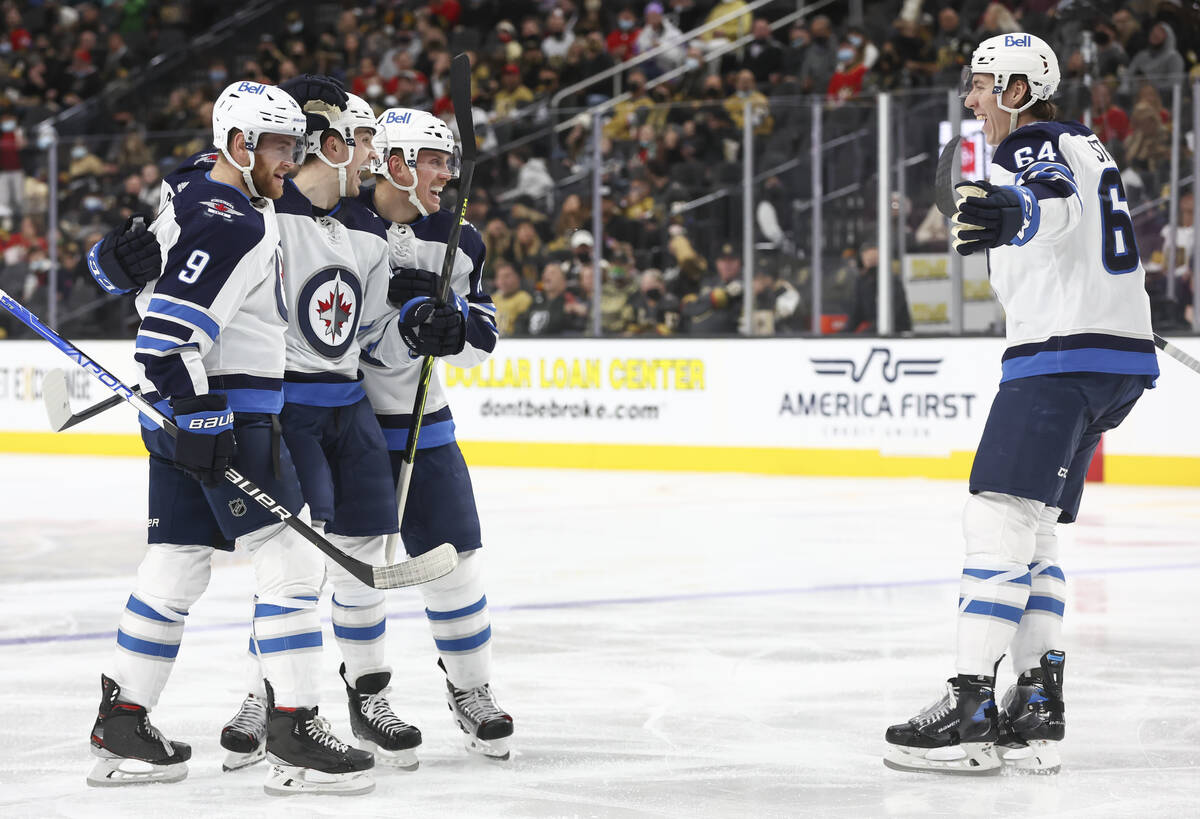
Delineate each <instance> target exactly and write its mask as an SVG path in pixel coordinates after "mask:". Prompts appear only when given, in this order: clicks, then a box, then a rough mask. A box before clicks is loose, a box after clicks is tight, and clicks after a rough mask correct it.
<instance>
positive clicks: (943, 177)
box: [933, 136, 962, 217]
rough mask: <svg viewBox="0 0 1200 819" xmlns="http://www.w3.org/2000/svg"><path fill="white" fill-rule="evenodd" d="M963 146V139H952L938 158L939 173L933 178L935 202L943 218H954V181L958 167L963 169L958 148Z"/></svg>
mask: <svg viewBox="0 0 1200 819" xmlns="http://www.w3.org/2000/svg"><path fill="white" fill-rule="evenodd" d="M961 144H962V137H960V136H956V137H951V139H950V141H949V142H947V143H946V147H945V148H942V155H941V156H939V157H938V164H937V173H936V174H935V175H934V177H933V202H934V204H935V205H937V209H938V210H940V211H941V212H942V215H943V216H946V217H952V216H954V211H955V210H956V208H955V207H954V179H955V176H956V170H957V169H956V167H955V166H958V167H959V168H961V167H962V165H961V164H960V163H961V162H962V160H961V159H960V158H959V153H958V148H959V146H960V145H961Z"/></svg>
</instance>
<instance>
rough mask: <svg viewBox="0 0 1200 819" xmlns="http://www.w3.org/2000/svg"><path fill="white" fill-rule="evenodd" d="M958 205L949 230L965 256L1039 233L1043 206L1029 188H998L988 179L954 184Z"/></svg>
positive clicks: (1021, 241) (958, 249)
mask: <svg viewBox="0 0 1200 819" xmlns="http://www.w3.org/2000/svg"><path fill="white" fill-rule="evenodd" d="M954 201H955V206H956V208H957V210H956V212H955V214H954V219H953V220H952V221H951V226H950V233H951V235H952V236H953V237H954V249H955V250H957V251H958V252H959V254H960V255H962V256H970V255H971V254H972V253H975V252H977V251H980V250H985V249H987V248H993V247H999V246H1000V245H1015V246H1017V247H1020V246H1021V245H1023V244H1026V243H1027V242H1029V241H1030V240H1031V239H1033V237H1034V235H1036V234H1037V229H1038V226H1039V225H1040V224H1041V207H1040V206H1039V205H1038V201H1037V197H1035V196H1034V195H1033V191H1031V190H1029V188H1025V187H1020V186H1007V187H999V186H996V185H993V184H992V183H991V182H987V181H985V180H982V179H980V180H976V181H973V182H959V183H958V184H957V185H955V186H954Z"/></svg>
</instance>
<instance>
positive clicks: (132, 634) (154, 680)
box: [112, 593, 187, 709]
mask: <svg viewBox="0 0 1200 819" xmlns="http://www.w3.org/2000/svg"><path fill="white" fill-rule="evenodd" d="M147 598H148V599H142V598H141V597H139V596H138V595H137V594H136V593H134V594H131V595H129V600H128V602H126V603H125V610H124V611H122V612H121V623H120V625H119V626H118V627H117V658H116V665H115V669H116V671H115V673H114V674H113V675H112V677H113V679H114V680H116V681H117V684H119V685H120V686H121V699H123V700H127V701H129V702H132V703H136V704H138V705H142V706H144V707H146V708H147V709H150V708H153V707H154V706H155V705H157V704H158V697H159V695H160V694H161V693H162V690H163V688H164V687H166V685H167V679H168V678H169V677H170V676H171V669H172V668H174V667H175V656H176V655H177V654H178V653H179V643H180V641H182V640H183V621H184V618H185V617H186V616H187V612H186V611H176V610H175V609H173V608H171V607H170V606H167V605H166V604H165V603H164V602H163V601H161V600H155V599H154V598H151V597H149V596H148V595H147Z"/></svg>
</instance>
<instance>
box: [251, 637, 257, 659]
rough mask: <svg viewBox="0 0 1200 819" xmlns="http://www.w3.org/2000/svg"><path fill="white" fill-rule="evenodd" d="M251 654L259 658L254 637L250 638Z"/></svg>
mask: <svg viewBox="0 0 1200 819" xmlns="http://www.w3.org/2000/svg"><path fill="white" fill-rule="evenodd" d="M250 653H251V654H253V655H254V656H255V657H257V656H258V649H257V648H255V647H254V638H253V637H251V638H250Z"/></svg>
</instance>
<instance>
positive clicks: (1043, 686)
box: [997, 651, 1066, 774]
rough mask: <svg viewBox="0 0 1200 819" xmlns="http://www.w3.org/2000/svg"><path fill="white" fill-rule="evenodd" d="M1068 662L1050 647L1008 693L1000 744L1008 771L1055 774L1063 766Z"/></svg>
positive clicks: (1001, 725)
mask: <svg viewBox="0 0 1200 819" xmlns="http://www.w3.org/2000/svg"><path fill="white" fill-rule="evenodd" d="M1065 665H1066V655H1065V654H1064V653H1063V652H1061V651H1047V652H1046V653H1045V654H1043V655H1042V659H1041V667H1040V668H1034V669H1031V670H1029V671H1026V672H1025V673H1024V674H1022V675H1021V676H1020V677H1018V678H1017V684H1016V685H1014V686H1012V687H1011V688H1009V689H1008V692H1007V693H1005V695H1004V700H1003V704H1002V705H1001V708H1000V739H999V741H998V742H997V746H998V750H999V751H1000V757H1001V758H1002V759H1003V760H1004V769H1005V771H1006V772H1011V773H1032V774H1056V773H1058V771H1059V769H1060V768H1061V767H1062V761H1061V758H1060V757H1059V753H1058V743H1059V742H1060V741H1061V740H1062V738H1063V736H1064V735H1065V734H1066V717H1065V714H1064V712H1065V711H1066V706H1065V705H1064V704H1063V688H1062V685H1063V668H1064V666H1065Z"/></svg>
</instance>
